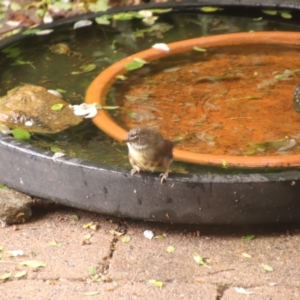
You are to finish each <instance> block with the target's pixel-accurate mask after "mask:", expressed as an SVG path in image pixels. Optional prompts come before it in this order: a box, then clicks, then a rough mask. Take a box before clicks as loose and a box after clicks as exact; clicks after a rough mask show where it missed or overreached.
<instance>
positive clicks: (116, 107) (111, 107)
mask: <svg viewBox="0 0 300 300" xmlns="http://www.w3.org/2000/svg"><path fill="white" fill-rule="evenodd" d="M101 108H103V109H118V108H120V106H102V107H101Z"/></svg>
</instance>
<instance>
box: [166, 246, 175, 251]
mask: <svg viewBox="0 0 300 300" xmlns="http://www.w3.org/2000/svg"><path fill="white" fill-rule="evenodd" d="M174 251H175V248H174V247H173V246H168V247H167V252H168V253H174Z"/></svg>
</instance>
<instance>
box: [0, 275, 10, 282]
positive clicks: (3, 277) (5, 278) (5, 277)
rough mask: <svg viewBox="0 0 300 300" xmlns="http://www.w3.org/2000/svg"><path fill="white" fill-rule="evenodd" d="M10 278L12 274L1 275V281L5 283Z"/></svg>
mask: <svg viewBox="0 0 300 300" xmlns="http://www.w3.org/2000/svg"><path fill="white" fill-rule="evenodd" d="M10 276H11V273H4V274H2V275H0V280H3V281H4V280H7V279H9V278H10Z"/></svg>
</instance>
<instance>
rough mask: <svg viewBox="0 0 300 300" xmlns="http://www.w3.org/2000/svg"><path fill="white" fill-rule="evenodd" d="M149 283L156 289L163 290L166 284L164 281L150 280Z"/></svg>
mask: <svg viewBox="0 0 300 300" xmlns="http://www.w3.org/2000/svg"><path fill="white" fill-rule="evenodd" d="M148 282H149V283H150V284H152V285H154V286H156V287H159V288H162V287H163V285H164V283H163V282H162V281H159V280H155V279H149V280H148Z"/></svg>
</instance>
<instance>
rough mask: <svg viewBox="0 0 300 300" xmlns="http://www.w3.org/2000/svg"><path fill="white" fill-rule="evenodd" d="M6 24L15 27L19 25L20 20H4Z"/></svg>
mask: <svg viewBox="0 0 300 300" xmlns="http://www.w3.org/2000/svg"><path fill="white" fill-rule="evenodd" d="M5 23H6V25H8V26H11V27H17V26H19V25H20V23H21V21H6V22H5Z"/></svg>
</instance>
